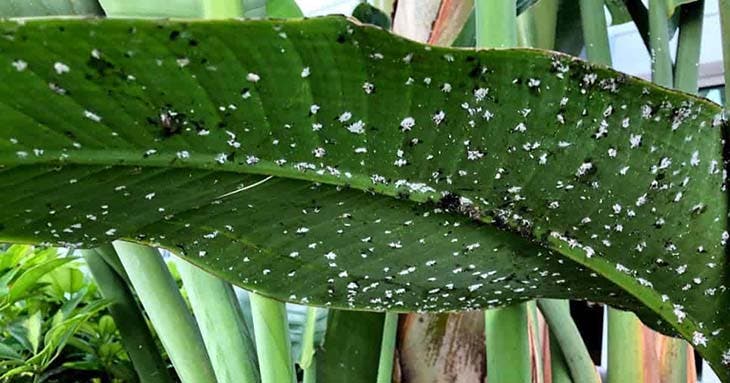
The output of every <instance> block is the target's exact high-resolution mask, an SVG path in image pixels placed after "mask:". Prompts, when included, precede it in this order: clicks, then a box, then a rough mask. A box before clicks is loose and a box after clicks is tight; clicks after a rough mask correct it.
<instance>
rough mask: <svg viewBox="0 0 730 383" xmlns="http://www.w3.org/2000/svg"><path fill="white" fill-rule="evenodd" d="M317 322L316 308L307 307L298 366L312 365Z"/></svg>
mask: <svg viewBox="0 0 730 383" xmlns="http://www.w3.org/2000/svg"><path fill="white" fill-rule="evenodd" d="M316 324H317V308H316V307H307V319H306V322H305V323H304V333H303V334H302V355H301V356H300V357H299V367H301V368H302V370H304V373H305V374H306V372H307V370H308V369H309V368H310V367H311V366H312V362H313V361H314V333H315V327H316Z"/></svg>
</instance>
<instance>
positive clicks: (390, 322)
mask: <svg viewBox="0 0 730 383" xmlns="http://www.w3.org/2000/svg"><path fill="white" fill-rule="evenodd" d="M397 332H398V313H394V312H387V313H385V324H384V325H383V338H382V340H381V341H380V362H379V363H378V379H377V383H390V382H391V381H393V354H394V353H395V336H396V333H397Z"/></svg>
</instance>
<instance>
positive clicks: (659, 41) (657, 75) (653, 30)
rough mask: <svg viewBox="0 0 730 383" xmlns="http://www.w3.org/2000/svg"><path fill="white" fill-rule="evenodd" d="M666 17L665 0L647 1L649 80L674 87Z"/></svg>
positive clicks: (667, 12)
mask: <svg viewBox="0 0 730 383" xmlns="http://www.w3.org/2000/svg"><path fill="white" fill-rule="evenodd" d="M668 15H669V11H668V10H667V3H666V1H665V0H650V1H649V36H650V40H651V51H650V54H651V79H652V81H653V82H654V83H655V84H658V85H661V86H666V87H671V86H672V85H674V80H673V79H672V77H673V75H672V57H671V56H670V53H669V19H668V17H669V16H668ZM697 49H699V47H698V48H697Z"/></svg>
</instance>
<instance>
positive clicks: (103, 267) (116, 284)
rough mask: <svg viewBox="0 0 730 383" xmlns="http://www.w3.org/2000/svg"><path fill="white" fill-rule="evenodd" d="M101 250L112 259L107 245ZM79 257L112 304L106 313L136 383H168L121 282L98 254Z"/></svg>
mask: <svg viewBox="0 0 730 383" xmlns="http://www.w3.org/2000/svg"><path fill="white" fill-rule="evenodd" d="M103 248H104V252H106V253H109V254H113V255H114V257H115V258H116V253H114V248H112V247H111V245H107V246H103ZM81 253H82V254H83V256H84V259H85V260H86V264H87V265H88V267H89V270H90V271H91V275H92V276H93V277H94V280H95V281H96V285H97V286H98V287H99V291H100V292H101V295H102V296H103V297H104V298H105V299H108V300H109V301H111V302H112V303H111V305H110V306H109V312H110V313H111V316H112V318H114V323H115V324H116V326H117V329H118V330H119V334H120V335H121V336H122V344H123V345H124V348H125V349H126V350H127V354H129V358H130V359H131V361H132V366H134V370H135V371H136V372H137V376H139V381H140V383H172V377H171V376H170V373H169V371H168V370H167V367H166V365H165V362H164V360H162V357H161V356H160V351H159V350H158V349H157V345H156V344H155V341H154V337H153V336H152V333H151V332H150V329H149V328H148V327H147V321H146V320H145V318H144V315H142V309H141V308H140V307H139V306H138V305H137V302H136V301H135V300H134V295H133V294H132V291H131V290H130V289H129V287H128V286H127V284H126V283H125V281H124V279H122V278H121V277H120V276H119V274H117V272H116V271H115V270H114V269H113V268H112V267H110V266H109V264H107V262H105V260H104V259H103V258H102V257H101V255H100V254H99V251H98V250H82V251H81ZM117 259H118V258H117Z"/></svg>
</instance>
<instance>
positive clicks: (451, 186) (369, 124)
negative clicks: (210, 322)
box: [0, 17, 730, 374]
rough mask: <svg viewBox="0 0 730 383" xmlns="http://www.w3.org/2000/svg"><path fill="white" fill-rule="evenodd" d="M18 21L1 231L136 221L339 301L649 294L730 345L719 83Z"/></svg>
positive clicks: (499, 53)
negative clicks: (686, 90) (712, 90)
mask: <svg viewBox="0 0 730 383" xmlns="http://www.w3.org/2000/svg"><path fill="white" fill-rule="evenodd" d="M0 29H2V31H3V33H4V35H5V37H6V38H5V39H2V40H0V79H1V80H2V81H1V82H0V101H2V104H0V126H2V128H0V166H1V167H2V171H1V172H0V174H2V177H3V180H4V182H3V183H2V186H0V201H2V202H0V208H1V209H2V211H3V213H4V214H3V215H2V218H1V221H0V240H5V241H15V242H45V243H52V244H59V245H74V246H77V247H82V248H83V247H94V246H99V245H101V244H103V243H106V242H108V241H111V240H113V239H117V238H126V239H129V240H134V241H140V242H145V243H150V244H156V245H160V246H164V247H167V248H169V249H171V250H172V251H174V252H176V253H177V254H180V255H182V256H183V257H185V258H186V259H188V260H189V261H191V262H193V263H195V264H198V265H200V266H201V267H203V268H205V269H207V270H210V271H212V272H214V273H216V274H217V275H219V276H221V277H223V278H225V279H227V280H230V281H232V282H234V283H236V284H238V285H241V286H243V287H246V288H248V289H251V290H256V291H258V292H260V293H262V294H266V295H270V296H272V297H276V298H279V299H285V300H289V301H299V302H306V303H311V304H320V305H324V304H329V305H332V306H335V307H352V308H358V309H370V310H382V309H396V310H398V309H400V310H427V311H442V310H460V309H476V308H483V307H488V306H496V305H503V304H509V303H514V302H518V301H523V300H526V299H529V298H532V297H543V296H544V297H555V298H564V297H570V298H576V299H589V300H594V301H603V302H608V303H611V304H614V305H619V306H624V307H627V308H630V309H632V310H635V311H638V312H639V313H640V314H642V315H646V311H642V309H643V308H648V309H650V310H652V311H653V312H655V313H656V315H657V317H658V318H661V319H662V320H664V321H665V322H668V323H669V324H670V325H672V326H674V327H675V328H676V330H677V331H678V332H679V333H680V334H681V335H683V336H684V337H686V338H688V339H690V340H693V341H694V344H695V345H696V346H697V347H698V349H699V350H700V351H701V352H702V353H703V354H704V355H705V356H706V357H707V358H708V359H709V360H710V361H712V363H713V364H714V365H715V366H716V367H719V366H720V365H721V363H722V360H723V354H724V353H726V355H728V356H730V353H728V352H727V349H728V346H729V345H730V341H729V340H728V339H730V331H722V330H723V329H725V327H726V326H727V322H726V321H724V320H723V319H724V317H725V315H727V314H728V309H727V306H728V305H727V304H725V302H726V300H727V297H728V294H729V293H728V292H727V291H726V287H725V285H724V280H725V278H726V274H727V270H726V267H727V266H726V264H725V262H724V261H723V260H724V257H725V243H726V239H727V236H728V234H727V233H726V223H725V219H726V214H727V202H726V197H725V191H724V185H723V182H724V178H723V173H724V172H723V154H722V153H723V147H722V141H721V139H722V132H723V130H722V129H720V128H719V126H721V125H722V121H721V120H720V119H719V117H718V115H719V113H720V107H719V106H717V105H715V104H713V103H711V102H708V101H705V100H703V99H699V98H696V97H693V96H690V95H685V94H682V93H679V92H675V91H671V90H666V89H663V88H659V87H657V86H655V85H652V84H650V83H647V82H645V81H642V80H639V79H634V78H631V77H628V76H626V75H623V74H620V73H617V72H614V71H612V70H610V69H607V68H603V67H595V66H591V65H589V64H586V63H584V62H582V61H579V60H577V59H573V58H570V57H568V56H563V55H560V54H557V53H552V52H543V51H537V50H486V51H479V52H475V51H473V50H463V49H462V50H454V49H449V48H438V47H429V48H426V47H424V46H422V45H419V44H417V43H414V42H411V41H407V40H404V39H401V38H398V37H394V36H391V35H389V34H388V33H387V32H385V31H383V30H380V29H377V28H372V27H366V26H358V25H355V24H353V23H351V22H349V21H347V20H346V19H343V18H337V17H334V18H332V17H330V18H319V19H311V20H295V21H249V22H238V21H215V22H163V21H158V22H154V21H134V20H107V21H99V20H93V21H89V20H56V21H27V22H25V23H22V24H18V23H14V22H4V23H2V24H0ZM70 40H73V41H74V44H73V45H69V44H67V42H68V41H70ZM644 318H645V319H646V318H648V317H647V316H644ZM649 324H652V325H656V324H657V323H656V322H655V321H654V320H651V321H649ZM721 374H722V372H721Z"/></svg>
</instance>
